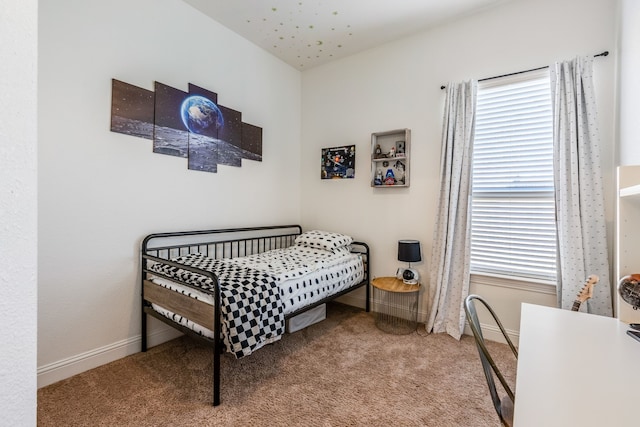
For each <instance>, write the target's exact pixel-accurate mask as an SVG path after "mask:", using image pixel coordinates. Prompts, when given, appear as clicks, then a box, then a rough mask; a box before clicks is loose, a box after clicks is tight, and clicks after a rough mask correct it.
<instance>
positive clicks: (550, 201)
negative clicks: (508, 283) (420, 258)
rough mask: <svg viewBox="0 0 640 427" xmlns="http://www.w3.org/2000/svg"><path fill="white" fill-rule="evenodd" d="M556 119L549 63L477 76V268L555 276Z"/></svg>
mask: <svg viewBox="0 0 640 427" xmlns="http://www.w3.org/2000/svg"><path fill="white" fill-rule="evenodd" d="M552 120H553V119H552V114H551V89H550V82H549V70H548V69H546V68H545V69H543V70H537V71H532V72H527V73H523V74H518V75H514V76H509V77H502V78H498V79H492V80H487V81H483V82H479V84H478V96H477V110H476V129H475V139H474V148H473V167H472V176H473V180H472V201H471V204H472V207H471V272H472V274H489V275H499V276H506V277H513V278H528V279H536V280H541V281H543V282H553V283H555V279H556V225H555V202H554V185H553V122H552Z"/></svg>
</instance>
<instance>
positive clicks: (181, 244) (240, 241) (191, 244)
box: [140, 225, 371, 406]
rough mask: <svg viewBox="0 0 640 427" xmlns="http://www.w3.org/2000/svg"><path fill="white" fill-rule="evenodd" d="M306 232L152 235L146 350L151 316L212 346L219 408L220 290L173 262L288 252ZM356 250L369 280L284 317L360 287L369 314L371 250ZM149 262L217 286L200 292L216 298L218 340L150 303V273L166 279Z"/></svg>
mask: <svg viewBox="0 0 640 427" xmlns="http://www.w3.org/2000/svg"><path fill="white" fill-rule="evenodd" d="M301 233H302V227H300V226H299V225H282V226H264V227H246V228H229V229H217V230H199V231H180V232H169V233H154V234H149V235H148V236H146V237H145V238H144V240H143V241H142V250H141V267H142V268H141V275H140V285H141V291H140V292H141V296H142V319H141V320H142V324H141V325H142V331H141V334H142V342H141V347H142V351H143V352H145V351H147V344H148V343H147V315H150V316H153V317H155V318H156V319H159V320H160V321H162V322H164V323H166V324H168V325H170V326H172V327H174V328H176V329H178V330H179V331H181V332H183V333H184V334H186V335H189V336H191V337H193V338H196V339H198V340H200V341H203V342H204V343H206V344H207V345H210V346H212V347H213V350H214V351H213V406H218V405H219V404H220V356H221V354H222V352H223V344H222V337H221V329H222V327H221V323H220V322H221V321H220V316H219V315H217V314H215V313H220V289H219V286H220V284H219V282H218V278H217V277H216V275H215V274H214V273H212V272H210V271H206V270H201V269H198V268H195V267H191V266H187V265H184V264H179V263H176V262H173V261H170V259H171V258H175V257H178V256H182V255H187V254H190V253H195V252H200V253H203V254H205V255H207V256H209V257H211V258H215V259H219V258H235V257H240V256H247V255H252V254H256V253H260V252H266V251H269V250H272V249H280V248H286V247H288V246H291V245H293V244H294V240H295V238H296V236H298V235H299V234H301ZM351 251H352V252H355V253H358V254H361V256H363V258H364V266H365V272H364V279H363V280H362V281H361V282H360V283H357V284H355V285H353V286H351V287H350V288H348V289H344V290H342V291H341V292H338V293H336V294H333V295H330V296H328V297H326V298H324V299H322V300H320V301H317V302H315V303H313V304H310V305H308V306H305V307H303V308H301V309H299V310H296V311H294V312H293V313H290V314H288V315H286V316H285V319H289V318H291V317H294V316H296V315H298V314H300V313H302V312H305V311H307V310H310V309H312V308H315V307H317V306H319V305H321V304H324V303H326V302H328V301H331V300H333V299H335V298H337V297H339V296H341V295H344V294H346V293H349V292H351V291H353V290H355V289H357V288H360V287H362V286H365V288H366V305H365V310H366V311H367V312H368V311H369V309H370V302H369V301H370V287H369V271H371V270H370V264H369V263H370V262H371V257H370V250H369V246H368V245H367V244H366V243H364V242H352V243H351ZM148 261H156V262H161V263H163V264H166V265H170V266H173V267H177V268H181V269H183V270H189V271H192V272H195V273H198V274H201V275H203V276H205V277H208V278H210V279H211V280H212V283H214V284H215V286H214V290H213V291H205V290H203V289H199V288H198V290H200V291H201V292H205V293H209V294H211V295H213V298H214V314H215V315H214V328H213V332H214V338H208V337H205V336H202V335H199V334H197V333H195V332H193V331H192V330H191V329H189V328H187V327H184V326H182V325H180V324H178V323H175V322H173V321H172V320H170V319H168V318H166V317H165V316H163V315H162V314H160V313H158V312H156V311H155V310H154V309H153V308H152V307H151V303H150V302H149V301H147V300H145V296H144V281H145V280H147V278H148V274H153V275H154V276H162V275H161V274H159V273H157V272H155V271H150V270H148V265H147V264H148ZM164 277H165V278H166V279H169V280H173V281H176V279H173V278H170V277H166V276H164ZM180 284H181V285H183V286H188V287H191V288H196V287H195V286H192V285H190V284H188V283H182V282H180Z"/></svg>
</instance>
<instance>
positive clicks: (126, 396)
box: [38, 304, 515, 427]
mask: <svg viewBox="0 0 640 427" xmlns="http://www.w3.org/2000/svg"><path fill="white" fill-rule="evenodd" d="M490 349H491V350H492V351H493V352H494V353H495V354H496V357H497V359H498V360H501V361H504V363H505V365H504V366H505V367H506V372H507V374H508V376H509V377H511V378H513V377H514V375H515V361H514V360H513V355H511V354H510V351H509V349H508V347H507V346H506V345H502V344H497V343H490ZM221 372H222V392H221V401H222V403H221V405H220V406H217V407H212V406H211V405H210V402H211V399H212V397H211V396H212V394H211V377H212V350H211V349H210V348H207V347H203V346H201V345H199V344H197V343H195V342H194V341H193V340H191V339H188V338H179V339H176V340H173V341H171V342H168V343H165V344H163V345H160V346H157V347H154V348H152V349H151V350H149V351H148V352H147V353H138V354H135V355H132V356H129V357H126V358H124V359H121V360H118V361H115V362H113V363H110V364H108V365H105V366H101V367H99V368H96V369H93V370H91V371H88V372H84V373H82V374H80V375H77V376H75V377H72V378H69V379H67V380H63V381H60V382H58V383H56V384H52V385H50V386H48V387H44V388H42V389H40V390H39V391H38V425H40V426H56V427H58V426H217V425H220V426H222V425H224V426H360V425H362V426H438V427H440V426H495V427H497V426H500V423H499V421H498V417H497V415H496V414H495V412H494V410H493V406H492V404H491V400H490V398H489V393H488V390H487V385H486V382H485V380H484V377H483V374H482V369H481V365H480V361H479V358H478V353H477V351H476V348H475V344H474V342H473V339H472V338H471V337H468V336H465V337H463V338H462V340H461V341H456V340H455V339H453V338H451V337H450V336H448V335H444V334H436V335H433V334H432V335H426V334H425V333H424V327H419V329H418V331H417V332H415V333H413V334H410V335H389V334H386V333H384V332H382V331H380V330H378V329H377V328H376V326H375V323H374V318H373V315H372V314H371V313H365V312H364V311H361V310H358V309H354V308H351V307H347V306H343V305H340V304H331V305H329V306H328V309H327V319H326V320H324V321H323V322H320V323H319V324H316V325H313V326H311V327H309V328H307V329H304V330H302V331H299V332H296V333H293V334H287V335H285V336H284V337H283V338H282V339H281V340H280V341H279V342H277V343H275V344H273V345H270V346H267V347H265V348H263V349H261V350H259V351H257V352H256V353H254V354H252V355H250V356H248V357H246V358H243V359H240V360H236V359H235V358H233V356H230V355H225V356H224V357H223V358H222V363H221Z"/></svg>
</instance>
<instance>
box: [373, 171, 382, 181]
mask: <svg viewBox="0 0 640 427" xmlns="http://www.w3.org/2000/svg"><path fill="white" fill-rule="evenodd" d="M373 185H382V170H381V169H378V170H377V171H376V177H375V178H374V180H373Z"/></svg>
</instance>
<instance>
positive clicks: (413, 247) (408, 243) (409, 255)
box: [396, 240, 422, 285]
mask: <svg viewBox="0 0 640 427" xmlns="http://www.w3.org/2000/svg"><path fill="white" fill-rule="evenodd" d="M420 260H422V257H421V256H420V242H419V241H418V240H398V261H404V262H408V263H409V268H399V269H398V271H397V272H396V277H397V278H398V279H402V281H403V282H404V283H406V284H407V285H415V284H417V283H418V278H419V277H420V276H419V274H418V271H417V270H415V269H413V268H411V263H412V262H418V261H420Z"/></svg>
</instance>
